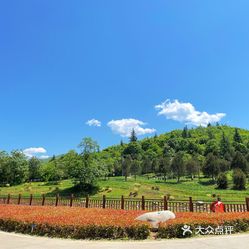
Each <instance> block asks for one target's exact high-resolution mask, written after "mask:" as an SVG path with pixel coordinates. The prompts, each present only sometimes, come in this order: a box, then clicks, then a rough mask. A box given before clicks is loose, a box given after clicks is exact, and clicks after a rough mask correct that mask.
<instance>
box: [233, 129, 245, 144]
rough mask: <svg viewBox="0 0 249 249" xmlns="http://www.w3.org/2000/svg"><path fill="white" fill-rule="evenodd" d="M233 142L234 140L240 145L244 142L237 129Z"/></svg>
mask: <svg viewBox="0 0 249 249" xmlns="http://www.w3.org/2000/svg"><path fill="white" fill-rule="evenodd" d="M233 140H234V142H236V143H240V144H241V143H242V142H243V141H242V138H241V136H240V134H239V130H238V129H237V128H236V129H235V133H234V137H233Z"/></svg>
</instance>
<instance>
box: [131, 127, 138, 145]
mask: <svg viewBox="0 0 249 249" xmlns="http://www.w3.org/2000/svg"><path fill="white" fill-rule="evenodd" d="M136 141H137V135H136V132H135V129H134V128H133V129H132V131H131V136H130V142H131V143H132V142H136Z"/></svg>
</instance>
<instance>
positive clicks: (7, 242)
mask: <svg viewBox="0 0 249 249" xmlns="http://www.w3.org/2000/svg"><path fill="white" fill-rule="evenodd" d="M248 245H249V234H242V235H231V236H219V237H205V238H191V239H174V240H157V241H154V240H146V241H138V242H137V241H80V240H65V239H51V238H45V237H35V236H28V235H21V234H14V233H5V232H0V248H1V249H47V248H48V249H50V248H51V249H84V248H86V249H151V248H153V247H154V248H156V249H167V248H170V249H199V248H201V249H213V248H216V249H217V248H226V249H237V248H239V249H248Z"/></svg>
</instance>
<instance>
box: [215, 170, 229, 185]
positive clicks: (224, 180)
mask: <svg viewBox="0 0 249 249" xmlns="http://www.w3.org/2000/svg"><path fill="white" fill-rule="evenodd" d="M217 188H218V189H227V188H228V179H227V176H226V174H225V173H220V174H219V175H218V178H217Z"/></svg>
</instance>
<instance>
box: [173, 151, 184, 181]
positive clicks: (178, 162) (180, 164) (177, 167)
mask: <svg viewBox="0 0 249 249" xmlns="http://www.w3.org/2000/svg"><path fill="white" fill-rule="evenodd" d="M183 157H184V154H183V152H178V153H177V154H176V156H175V157H174V158H173V161H172V163H171V169H172V171H173V172H174V174H175V176H176V177H177V182H178V183H179V182H180V178H181V176H183V175H184V173H185V163H184V159H183Z"/></svg>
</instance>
